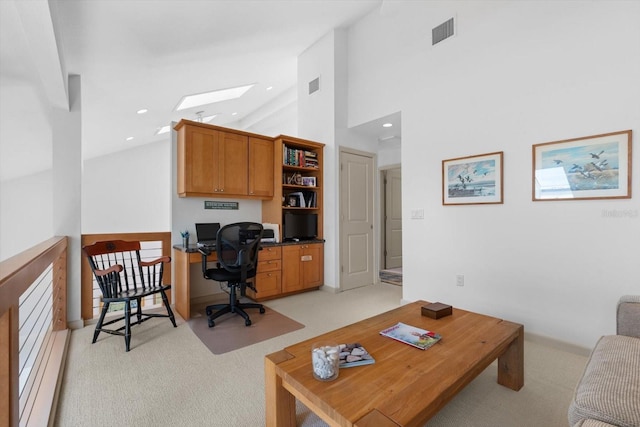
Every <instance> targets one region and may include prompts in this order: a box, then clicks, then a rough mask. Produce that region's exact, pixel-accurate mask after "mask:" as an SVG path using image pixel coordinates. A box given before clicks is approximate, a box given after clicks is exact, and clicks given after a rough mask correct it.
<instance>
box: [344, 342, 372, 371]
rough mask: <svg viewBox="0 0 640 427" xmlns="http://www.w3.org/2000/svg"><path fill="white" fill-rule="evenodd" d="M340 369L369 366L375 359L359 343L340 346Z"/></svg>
mask: <svg viewBox="0 0 640 427" xmlns="http://www.w3.org/2000/svg"><path fill="white" fill-rule="evenodd" d="M339 348H340V368H351V367H352V366H361V365H370V364H372V363H375V362H376V361H375V359H374V358H373V357H372V356H371V355H370V354H369V352H368V351H367V350H365V348H364V347H363V346H361V345H360V343H357V342H356V343H351V344H340V346H339Z"/></svg>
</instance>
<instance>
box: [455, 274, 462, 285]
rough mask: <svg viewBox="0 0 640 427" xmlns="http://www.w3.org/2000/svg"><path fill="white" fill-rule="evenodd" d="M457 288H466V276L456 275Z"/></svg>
mask: <svg viewBox="0 0 640 427" xmlns="http://www.w3.org/2000/svg"><path fill="white" fill-rule="evenodd" d="M456 286H464V274H456Z"/></svg>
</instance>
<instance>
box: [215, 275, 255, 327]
mask: <svg viewBox="0 0 640 427" xmlns="http://www.w3.org/2000/svg"><path fill="white" fill-rule="evenodd" d="M236 287H237V285H231V286H230V288H231V290H230V295H229V304H213V305H208V306H207V308H206V313H207V322H208V324H209V327H210V328H213V327H214V326H215V325H216V324H215V322H214V321H213V320H214V319H216V318H218V317H220V316H222V315H223V314H226V313H235V314H238V315H240V316H242V317H243V318H244V324H245V326H251V319H250V318H249V315H248V314H247V312H246V311H244V309H245V308H258V309H260V314H264V312H265V309H264V306H263V305H262V304H258V303H252V302H244V303H241V302H239V301H238V297H237V296H236ZM213 310H218V311H216V312H215V313H214V312H213Z"/></svg>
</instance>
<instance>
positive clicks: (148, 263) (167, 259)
mask: <svg viewBox="0 0 640 427" xmlns="http://www.w3.org/2000/svg"><path fill="white" fill-rule="evenodd" d="M161 262H171V257H170V256H163V257H161V258H158V259H154V260H153V261H140V265H141V266H142V267H148V266H151V265H154V264H159V263H161Z"/></svg>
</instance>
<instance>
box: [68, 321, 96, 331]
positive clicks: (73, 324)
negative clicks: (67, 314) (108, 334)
mask: <svg viewBox="0 0 640 427" xmlns="http://www.w3.org/2000/svg"><path fill="white" fill-rule="evenodd" d="M94 323H95V322H94ZM84 326H85V321H84V320H82V319H80V320H71V321H67V328H69V329H71V330H75V329H82V328H84Z"/></svg>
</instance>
